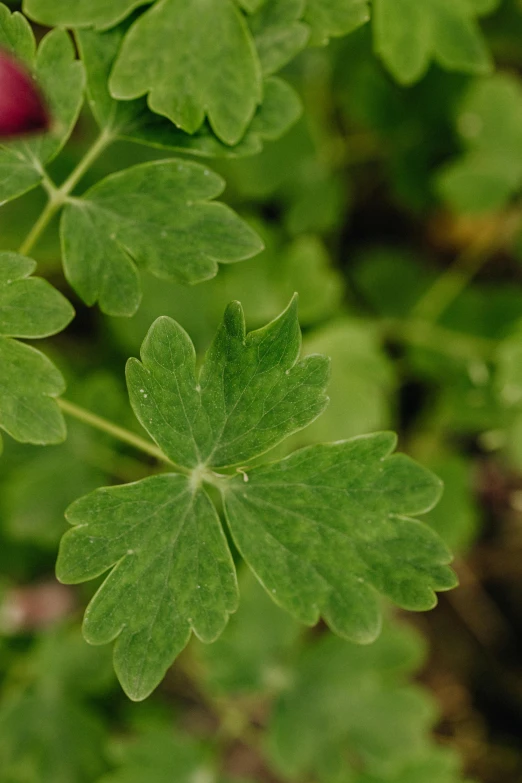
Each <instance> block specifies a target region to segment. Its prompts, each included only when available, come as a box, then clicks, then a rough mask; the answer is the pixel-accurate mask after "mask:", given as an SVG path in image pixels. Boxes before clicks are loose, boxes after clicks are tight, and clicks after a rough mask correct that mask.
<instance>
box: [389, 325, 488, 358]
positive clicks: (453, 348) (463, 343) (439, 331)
mask: <svg viewBox="0 0 522 783" xmlns="http://www.w3.org/2000/svg"><path fill="white" fill-rule="evenodd" d="M380 327H381V329H382V331H383V333H384V335H385V336H386V337H389V338H391V339H394V340H397V341H398V342H401V343H408V344H410V345H418V346H421V347H424V348H431V349H433V350H434V351H437V352H438V353H443V354H446V355H447V356H453V357H454V358H456V359H464V360H468V359H470V358H475V357H477V356H478V357H479V358H481V359H485V360H487V359H489V358H490V357H491V355H492V354H493V352H494V351H495V348H496V347H497V345H498V342H497V341H496V340H491V339H488V338H487V337H476V336H475V335H472V334H464V332H455V331H453V330H452V329H446V328H445V327H443V326H439V325H438V324H434V323H431V322H430V321H424V320H420V319H413V318H412V319H405V320H401V319H396V318H388V319H384V320H383V321H381V322H380Z"/></svg>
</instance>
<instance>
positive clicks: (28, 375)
mask: <svg viewBox="0 0 522 783" xmlns="http://www.w3.org/2000/svg"><path fill="white" fill-rule="evenodd" d="M35 267H36V264H35V262H34V261H31V260H30V259H29V258H25V257H23V256H19V255H16V254H15V253H1V254H0V365H1V366H2V375H1V379H0V427H1V428H2V429H4V430H5V431H6V432H8V433H9V434H10V435H11V436H12V437H13V438H15V439H16V440H19V441H22V442H23V443H40V444H44V443H59V442H60V441H62V440H63V439H64V438H65V423H64V421H63V417H62V414H61V412H60V409H59V408H58V405H57V404H56V402H55V400H54V398H55V397H57V396H59V395H60V394H62V393H63V391H64V388H65V384H64V380H63V378H62V376H61V374H60V373H59V372H58V370H57V369H56V367H55V366H54V365H53V364H52V363H51V362H50V361H49V359H47V358H46V357H45V356H44V355H43V354H42V353H40V351H37V350H36V349H35V348H31V347H29V346H28V345H23V344H22V343H19V342H17V341H16V340H13V339H11V338H12V337H47V336H48V335H51V334H55V333H56V332H59V331H61V330H62V329H64V328H65V327H66V326H67V324H68V323H69V321H70V320H71V319H72V317H73V315H74V310H73V308H72V307H71V305H70V304H69V302H68V301H67V300H66V299H65V298H64V297H63V296H62V295H61V294H60V293H59V292H58V291H56V290H55V289H54V288H53V287H52V286H51V285H49V283H47V282H46V281H45V280H42V279H41V278H33V277H30V274H31V272H32V271H33V270H34V269H35Z"/></svg>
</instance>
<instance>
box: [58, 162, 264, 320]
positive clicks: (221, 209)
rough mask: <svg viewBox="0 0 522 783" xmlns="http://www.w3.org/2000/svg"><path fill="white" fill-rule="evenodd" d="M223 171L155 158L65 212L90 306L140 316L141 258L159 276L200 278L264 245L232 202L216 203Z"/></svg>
mask: <svg viewBox="0 0 522 783" xmlns="http://www.w3.org/2000/svg"><path fill="white" fill-rule="evenodd" d="M224 185H225V183H224V182H223V180H222V179H221V177H219V176H217V174H214V173H213V172H212V171H209V170H208V169H207V168H205V167H203V166H200V165H199V164H197V163H190V162H187V161H183V160H177V159H173V160H166V161H154V162H152V163H145V164H141V165H138V166H134V167H131V168H128V169H126V170H124V171H122V172H118V173H117V174H112V175H111V176H109V177H107V178H106V179H104V180H102V181H101V182H99V183H98V184H97V185H95V186H94V187H93V188H91V189H90V190H89V191H87V193H85V194H84V196H82V198H78V199H74V200H73V201H71V202H70V203H68V204H67V205H66V207H65V209H64V211H63V215H62V222H61V236H62V248H63V259H64V268H65V273H66V276H67V279H68V280H69V282H70V283H71V285H72V286H73V287H74V288H75V290H76V291H77V292H78V294H79V295H80V296H81V297H82V299H83V300H84V301H85V302H86V303H87V304H89V305H92V304H94V303H95V302H96V301H99V304H100V307H101V309H102V310H103V311H104V312H106V313H108V314H109V315H127V316H128V315H132V314H133V313H134V312H135V311H136V309H137V308H138V305H139V302H140V298H141V289H140V282H139V273H138V269H137V267H136V264H139V265H142V266H144V267H145V268H146V269H148V270H149V271H150V272H152V273H153V274H155V275H157V276H158V277H161V278H165V279H170V280H178V281H180V282H184V283H197V282H200V281H202V280H207V279H208V278H211V277H213V276H214V275H215V274H216V272H217V269H218V262H220V263H232V262H235V261H241V260H243V259H245V258H250V257H251V256H253V255H255V254H256V253H258V252H259V251H260V250H262V244H261V241H260V239H259V238H258V236H257V235H256V234H255V233H254V231H253V230H252V229H251V228H249V226H248V225H247V224H246V223H244V222H243V221H242V220H241V219H240V218H239V217H238V216H237V215H236V214H235V212H233V211H232V210H231V209H230V208H229V207H227V206H225V205H224V204H221V203H219V202H213V203H209V202H210V200H211V199H214V198H216V197H217V196H219V194H220V193H221V192H222V191H223V188H224Z"/></svg>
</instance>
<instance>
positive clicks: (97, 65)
mask: <svg viewBox="0 0 522 783" xmlns="http://www.w3.org/2000/svg"><path fill="white" fill-rule="evenodd" d="M124 34H125V30H124V29H123V27H122V26H121V25H120V26H119V27H115V28H113V29H112V30H107V31H105V32H97V31H95V30H79V31H77V32H76V40H77V42H78V47H79V49H80V52H81V57H82V62H83V63H84V65H85V69H86V71H87V91H88V99H89V104H90V107H91V110H92V112H93V114H94V117H95V119H96V121H97V123H98V125H99V126H100V128H101V129H102V130H106V131H108V132H110V133H113V134H114V135H115V136H117V137H119V138H124V139H129V140H130V141H135V142H138V143H140V144H148V145H150V146H152V147H159V148H161V149H171V150H177V151H181V152H188V153H191V154H193V155H199V156H202V157H239V156H243V155H253V154H255V153H257V152H259V151H260V150H261V149H262V147H263V143H264V141H265V140H270V141H271V140H273V139H277V138H279V137H280V136H282V135H283V134H284V133H286V131H287V130H288V129H289V128H290V127H291V126H292V125H293V124H294V123H295V122H296V121H297V120H298V118H299V116H300V114H301V108H302V107H301V102H300V100H299V97H298V95H297V93H296V92H295V90H294V89H293V88H292V87H290V85H289V84H287V82H285V81H283V80H282V79H278V78H275V77H270V78H268V79H265V81H264V83H263V103H262V104H261V105H260V106H259V107H258V109H257V111H256V113H255V115H254V118H253V119H252V122H251V123H250V125H249V126H248V128H247V131H246V133H245V135H244V136H243V138H242V139H241V141H240V142H239V143H238V144H236V145H234V146H233V147H230V146H229V145H227V144H224V143H223V142H222V141H220V140H219V139H218V137H217V136H216V135H215V134H214V133H213V132H212V130H211V128H210V127H209V125H208V123H205V124H204V125H203V126H202V127H201V128H200V130H199V131H198V132H197V133H194V134H189V133H185V132H184V131H182V130H181V129H180V128H177V127H176V126H175V125H173V124H172V122H170V120H167V119H166V118H164V117H160V116H159V115H157V114H154V113H153V112H151V111H150V110H149V109H148V107H147V104H146V101H145V100H144V99H143V98H139V99H137V100H134V101H117V100H115V99H114V98H113V97H112V96H111V94H110V93H109V89H108V84H107V82H108V79H109V75H110V72H111V69H112V66H113V64H114V61H115V59H116V56H117V54H118V51H119V49H120V46H121V42H122V40H123V37H124Z"/></svg>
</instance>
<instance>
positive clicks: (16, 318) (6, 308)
mask: <svg viewBox="0 0 522 783" xmlns="http://www.w3.org/2000/svg"><path fill="white" fill-rule="evenodd" d="M35 269H36V262H35V261H32V260H31V259H30V258H25V257H24V256H20V255H17V254H16V253H0V335H2V336H4V337H33V338H34V337H48V336H49V335H51V334H56V332H60V331H61V330H62V329H65V327H66V326H67V324H68V323H69V322H70V321H71V320H72V319H73V317H74V310H73V308H72V306H71V305H70V304H69V302H68V301H67V299H66V298H65V297H64V296H62V294H61V293H60V292H59V291H57V290H56V289H55V288H53V287H52V285H50V284H49V283H48V282H47V281H46V280H43V279H42V278H41V277H30V275H31V274H32V272H34V270H35Z"/></svg>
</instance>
